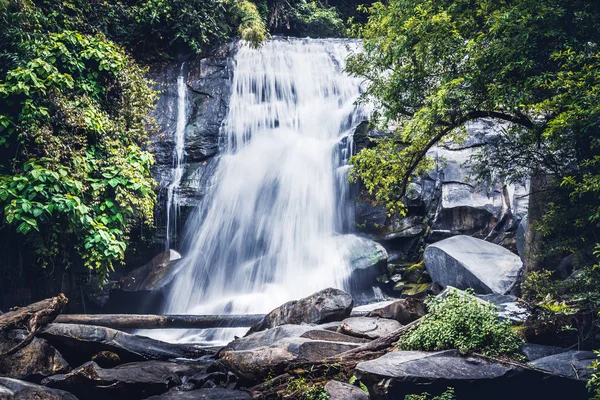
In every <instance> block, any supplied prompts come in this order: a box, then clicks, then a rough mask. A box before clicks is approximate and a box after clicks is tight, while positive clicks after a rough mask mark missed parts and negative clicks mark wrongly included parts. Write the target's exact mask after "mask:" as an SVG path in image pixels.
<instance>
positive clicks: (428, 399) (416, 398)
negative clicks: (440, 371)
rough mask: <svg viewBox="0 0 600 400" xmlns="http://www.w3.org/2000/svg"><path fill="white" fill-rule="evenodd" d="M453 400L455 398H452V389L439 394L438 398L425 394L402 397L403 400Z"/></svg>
mask: <svg viewBox="0 0 600 400" xmlns="http://www.w3.org/2000/svg"><path fill="white" fill-rule="evenodd" d="M454 399H456V397H454V389H453V388H448V390H446V391H445V392H444V393H442V394H440V395H439V396H434V397H432V396H431V395H430V394H429V393H427V392H425V393H421V394H409V395H408V396H406V397H404V400H454Z"/></svg>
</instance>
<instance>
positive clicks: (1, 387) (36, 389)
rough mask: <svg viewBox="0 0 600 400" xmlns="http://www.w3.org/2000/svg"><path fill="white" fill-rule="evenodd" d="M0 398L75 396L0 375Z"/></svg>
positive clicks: (52, 399)
mask: <svg viewBox="0 0 600 400" xmlns="http://www.w3.org/2000/svg"><path fill="white" fill-rule="evenodd" d="M0 399H7V400H34V399H35V400H77V397H75V396H74V395H72V394H71V393H69V392H65V391H64V390H57V389H51V388H48V387H46V386H40V385H36V384H34V383H30V382H23V381H20V380H17V379H12V378H3V377H0Z"/></svg>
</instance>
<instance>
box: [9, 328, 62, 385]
mask: <svg viewBox="0 0 600 400" xmlns="http://www.w3.org/2000/svg"><path fill="white" fill-rule="evenodd" d="M13 333H16V336H15V337H14V338H13V339H6V340H0V354H2V353H4V352H6V351H7V350H9V349H11V348H13V347H14V346H16V345H17V344H18V343H19V342H20V341H21V340H23V339H24V337H25V336H26V335H25V334H19V333H18V332H15V331H13ZM70 370H71V367H70V366H69V364H68V363H67V362H66V361H65V359H64V358H63V357H62V355H61V354H60V353H59V352H58V351H57V350H56V349H55V348H54V347H52V346H51V345H50V344H48V342H47V341H45V340H44V339H39V338H35V339H33V341H32V342H31V343H29V344H28V345H27V346H25V347H24V348H22V349H20V350H19V351H17V352H16V353H14V354H11V355H5V356H0V375H2V376H5V377H9V378H15V379H27V380H33V381H39V380H41V379H42V378H44V377H46V376H50V375H54V374H62V373H65V372H69V371H70Z"/></svg>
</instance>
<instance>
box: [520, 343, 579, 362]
mask: <svg viewBox="0 0 600 400" xmlns="http://www.w3.org/2000/svg"><path fill="white" fill-rule="evenodd" d="M566 351H569V349H564V348H562V347H554V346H546V345H543V344H535V343H525V344H523V346H521V353H523V355H524V356H525V358H526V359H527V361H534V360H538V359H540V358H544V357H548V356H552V355H555V354H559V353H564V352H566Z"/></svg>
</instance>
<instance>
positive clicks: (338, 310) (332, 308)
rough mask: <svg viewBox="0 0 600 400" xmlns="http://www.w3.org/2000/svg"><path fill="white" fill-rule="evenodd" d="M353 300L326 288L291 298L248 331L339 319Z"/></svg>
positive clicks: (347, 312)
mask: <svg viewBox="0 0 600 400" xmlns="http://www.w3.org/2000/svg"><path fill="white" fill-rule="evenodd" d="M353 304H354V300H353V299H352V296H350V295H349V294H348V293H346V292H344V291H342V290H339V289H333V288H328V289H324V290H321V291H319V292H316V293H314V294H312V295H310V296H308V297H305V298H303V299H300V300H293V301H289V302H287V303H285V304H284V305H282V306H279V307H277V308H276V309H274V310H273V311H271V312H270V313H268V314H267V315H266V316H265V317H264V318H263V320H262V321H261V322H259V323H258V324H256V325H254V326H253V327H252V328H250V330H249V331H248V334H250V333H253V332H259V331H263V330H265V329H269V328H273V327H275V326H280V325H285V324H296V325H299V324H301V323H306V324H322V323H325V322H331V321H341V320H343V319H344V318H345V317H347V316H348V315H350V312H351V311H352V306H353Z"/></svg>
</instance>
